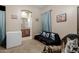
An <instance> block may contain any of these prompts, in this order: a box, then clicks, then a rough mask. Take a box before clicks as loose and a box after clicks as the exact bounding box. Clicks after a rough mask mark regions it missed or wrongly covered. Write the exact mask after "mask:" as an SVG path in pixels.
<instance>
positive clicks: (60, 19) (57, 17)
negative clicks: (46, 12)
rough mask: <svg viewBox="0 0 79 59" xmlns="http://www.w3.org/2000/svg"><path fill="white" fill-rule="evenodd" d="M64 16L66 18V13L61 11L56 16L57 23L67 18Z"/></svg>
mask: <svg viewBox="0 0 79 59" xmlns="http://www.w3.org/2000/svg"><path fill="white" fill-rule="evenodd" d="M66 18H67V16H66V13H63V14H60V15H57V16H56V21H57V23H59V22H66V20H67V19H66Z"/></svg>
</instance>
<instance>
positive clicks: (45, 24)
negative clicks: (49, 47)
mask: <svg viewBox="0 0 79 59" xmlns="http://www.w3.org/2000/svg"><path fill="white" fill-rule="evenodd" d="M41 18H42V31H47V32H51V31H52V26H51V11H48V12H45V13H43V14H42V16H41Z"/></svg>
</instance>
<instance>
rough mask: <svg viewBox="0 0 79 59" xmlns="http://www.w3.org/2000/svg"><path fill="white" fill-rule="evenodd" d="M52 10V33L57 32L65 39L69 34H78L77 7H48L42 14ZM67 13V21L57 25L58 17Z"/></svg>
mask: <svg viewBox="0 0 79 59" xmlns="http://www.w3.org/2000/svg"><path fill="white" fill-rule="evenodd" d="M50 9H51V10H52V13H51V14H52V15H51V16H52V32H56V33H58V34H59V35H60V37H61V38H63V37H64V36H65V35H67V34H68V33H77V6H75V5H74V6H72V5H70V6H69V5H67V6H65V5H64V6H63V5H61V6H58V5H57V6H54V5H53V6H48V7H47V8H45V9H42V13H43V12H45V11H48V10H50ZM62 13H66V14H67V21H66V22H61V23H57V22H56V15H59V14H62Z"/></svg>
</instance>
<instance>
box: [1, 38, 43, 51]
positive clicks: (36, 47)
mask: <svg viewBox="0 0 79 59" xmlns="http://www.w3.org/2000/svg"><path fill="white" fill-rule="evenodd" d="M43 48H44V44H42V43H40V42H39V41H37V40H34V39H26V40H23V42H22V44H21V45H20V46H17V47H13V48H9V49H5V48H2V47H0V53H41V52H42V50H43Z"/></svg>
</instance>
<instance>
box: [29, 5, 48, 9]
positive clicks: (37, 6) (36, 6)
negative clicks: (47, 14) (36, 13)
mask: <svg viewBox="0 0 79 59" xmlns="http://www.w3.org/2000/svg"><path fill="white" fill-rule="evenodd" d="M31 6H32V7H35V8H39V9H42V8H46V7H47V6H48V5H31Z"/></svg>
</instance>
